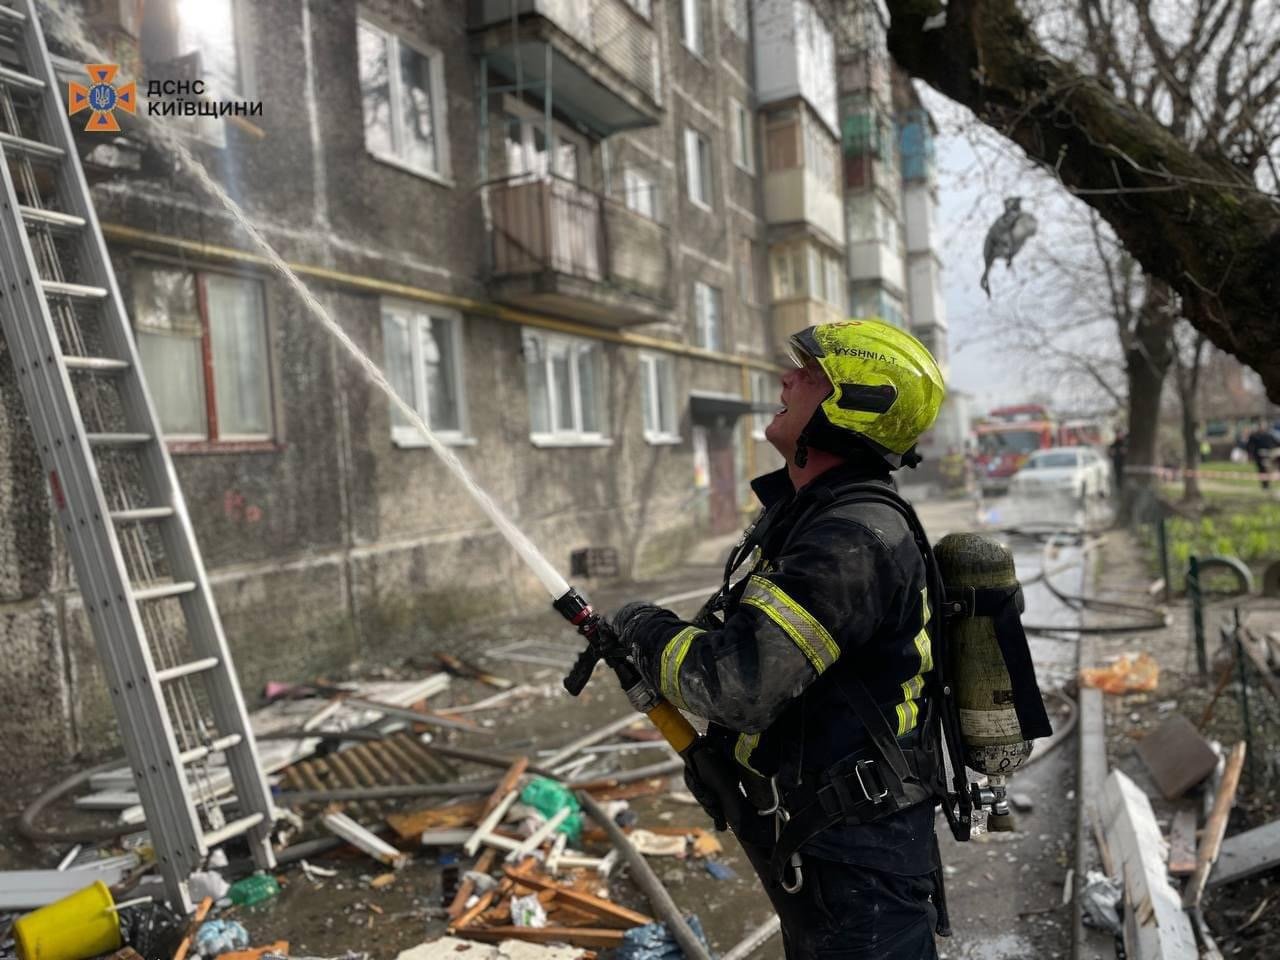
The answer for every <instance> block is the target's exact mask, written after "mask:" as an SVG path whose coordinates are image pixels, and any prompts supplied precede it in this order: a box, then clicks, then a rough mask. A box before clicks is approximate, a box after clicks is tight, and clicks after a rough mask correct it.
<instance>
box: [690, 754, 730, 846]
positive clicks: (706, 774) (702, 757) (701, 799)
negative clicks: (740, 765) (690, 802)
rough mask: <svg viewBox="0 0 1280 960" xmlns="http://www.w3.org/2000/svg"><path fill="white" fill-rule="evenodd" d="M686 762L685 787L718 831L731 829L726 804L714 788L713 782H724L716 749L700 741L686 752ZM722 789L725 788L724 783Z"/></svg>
mask: <svg viewBox="0 0 1280 960" xmlns="http://www.w3.org/2000/svg"><path fill="white" fill-rule="evenodd" d="M684 761H685V762H684V785H685V786H686V787H688V788H689V792H690V793H692V794H693V798H694V799H695V800H697V801H698V805H699V806H701V807H702V809H703V810H705V811H706V812H707V816H709V817H710V818H711V821H712V823H714V824H715V826H716V829H717V830H722V831H723V830H727V829H729V821H728V818H727V817H726V816H725V810H724V803H723V802H722V801H721V798H720V794H719V792H717V791H716V790H715V789H713V787H712V783H713V782H715V781H717V780H719V781H723V780H724V777H723V770H722V767H721V766H720V765H718V758H717V757H716V755H715V753H714V749H713V748H712V746H711V745H710V744H709V743H708V742H707V741H706V740H705V739H699V740H698V741H697V742H696V743H695V744H694V745H693V746H692V747H691V748H690V749H689V750H687V751H685V755H684ZM721 788H722V789H723V788H725V784H724V783H723V782H722V783H721Z"/></svg>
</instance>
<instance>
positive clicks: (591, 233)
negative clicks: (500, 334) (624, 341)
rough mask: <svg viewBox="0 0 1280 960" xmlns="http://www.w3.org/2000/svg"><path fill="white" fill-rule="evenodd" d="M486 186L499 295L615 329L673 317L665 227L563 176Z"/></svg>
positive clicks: (494, 286)
mask: <svg viewBox="0 0 1280 960" xmlns="http://www.w3.org/2000/svg"><path fill="white" fill-rule="evenodd" d="M488 190H489V209H490V214H491V227H490V238H491V242H492V249H491V252H492V257H493V259H492V265H493V266H492V271H491V274H490V278H489V291H490V294H491V295H492V296H493V298H494V299H495V300H498V301H500V302H502V303H508V304H511V305H512V306H517V307H524V308H526V309H530V310H536V311H539V312H543V313H552V314H556V315H559V316H563V317H570V318H573V319H576V320H582V321H585V322H588V323H593V324H597V325H599V326H606V327H614V328H618V327H626V326H631V325H634V324H639V323H653V322H655V321H659V320H665V319H668V318H669V315H670V311H671V308H672V303H671V297H670V292H669V277H670V261H669V256H670V254H669V239H668V235H667V229H666V228H665V227H664V226H662V225H661V224H659V223H657V222H655V221H653V220H650V219H649V218H648V217H643V216H641V215H640V214H638V213H635V212H633V211H631V210H628V209H627V208H626V207H623V206H622V205H620V204H618V203H616V202H615V201H613V200H610V199H608V198H607V197H603V196H601V195H599V194H597V193H595V192H593V191H591V190H588V189H586V188H585V187H581V186H579V185H578V184H576V183H574V182H572V181H569V180H565V179H563V178H560V177H542V178H531V177H528V176H520V177H513V178H508V179H506V180H499V181H496V182H494V183H491V184H490V185H489V187H488Z"/></svg>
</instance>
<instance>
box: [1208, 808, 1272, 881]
mask: <svg viewBox="0 0 1280 960" xmlns="http://www.w3.org/2000/svg"><path fill="white" fill-rule="evenodd" d="M1277 866H1280V820H1273V821H1271V823H1266V824H1263V825H1262V826H1260V827H1255V828H1254V829H1252V830H1246V831H1245V832H1244V833H1237V834H1236V835H1235V836H1234V837H1227V838H1226V839H1225V840H1223V841H1222V850H1221V852H1219V854H1218V862H1217V864H1216V865H1215V866H1214V868H1213V870H1212V871H1211V872H1210V874H1209V882H1208V884H1206V885H1207V886H1210V887H1216V886H1218V885H1219V884H1223V883H1233V882H1234V881H1236V880H1243V879H1245V878H1246V877H1252V876H1253V875H1254V874H1257V873H1262V872H1263V871H1265V870H1270V869H1272V868H1273V867H1277Z"/></svg>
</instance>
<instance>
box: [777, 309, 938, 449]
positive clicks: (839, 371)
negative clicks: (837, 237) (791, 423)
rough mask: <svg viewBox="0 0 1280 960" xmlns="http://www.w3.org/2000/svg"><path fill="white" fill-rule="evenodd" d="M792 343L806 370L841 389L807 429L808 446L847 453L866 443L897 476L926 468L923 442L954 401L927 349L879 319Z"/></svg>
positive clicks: (828, 328)
mask: <svg viewBox="0 0 1280 960" xmlns="http://www.w3.org/2000/svg"><path fill="white" fill-rule="evenodd" d="M790 344H791V350H792V353H793V355H794V356H795V357H796V361H797V362H798V363H801V364H803V363H804V362H805V361H806V360H808V359H812V360H813V361H815V362H816V363H817V364H818V365H819V366H820V367H822V370H823V372H824V373H826V375H827V378H828V379H829V380H830V381H831V383H832V385H833V387H834V389H833V390H832V391H831V393H830V394H829V395H828V396H827V398H826V399H825V400H824V401H822V404H821V405H820V406H819V407H818V409H817V410H816V411H814V414H813V418H812V419H811V420H810V421H809V423H808V425H807V426H806V427H805V429H804V434H803V436H802V439H803V440H804V441H805V442H807V443H808V444H809V445H811V446H814V447H818V448H819V449H822V450H828V451H830V452H832V453H842V452H844V451H845V450H847V449H848V448H849V446H850V441H853V442H854V443H855V444H856V443H858V442H859V441H862V442H864V443H865V444H867V445H869V446H870V447H871V449H872V450H874V451H875V452H876V453H878V454H880V455H881V456H882V457H884V459H885V460H886V461H888V463H889V466H890V467H892V468H894V469H896V468H898V467H901V466H904V465H905V466H914V465H915V464H916V463H918V462H919V457H918V456H917V455H916V453H915V449H914V448H915V444H916V441H917V440H918V439H919V437H920V435H921V434H922V433H924V432H925V431H926V430H928V429H929V427H931V426H932V425H933V421H934V420H936V419H937V417H938V410H939V408H940V407H941V406H942V398H943V396H944V395H945V394H946V388H945V387H944V386H943V383H942V372H941V371H940V370H939V369H938V364H937V362H936V361H935V360H934V359H933V355H932V354H931V353H929V351H928V350H927V349H926V348H925V346H924V344H922V343H921V342H920V341H919V340H917V339H916V338H915V337H913V336H912V335H911V334H909V333H907V332H906V331H905V330H902V329H900V328H898V327H895V326H893V325H892V324H888V323H885V322H884V321H882V320H878V319H867V320H844V321H841V322H839V323H823V324H819V325H818V326H816V327H809V328H807V329H805V330H801V331H800V332H799V333H797V334H795V335H793V336H792V337H791V340H790Z"/></svg>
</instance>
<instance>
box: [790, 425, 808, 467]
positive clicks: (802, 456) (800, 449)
mask: <svg viewBox="0 0 1280 960" xmlns="http://www.w3.org/2000/svg"><path fill="white" fill-rule="evenodd" d="M793 459H794V460H795V463H796V466H797V467H803V466H804V465H805V464H806V463H808V462H809V438H808V437H806V436H805V435H804V434H803V433H802V434H800V436H799V437H797V438H796V454H795V457H794V458H793Z"/></svg>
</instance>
